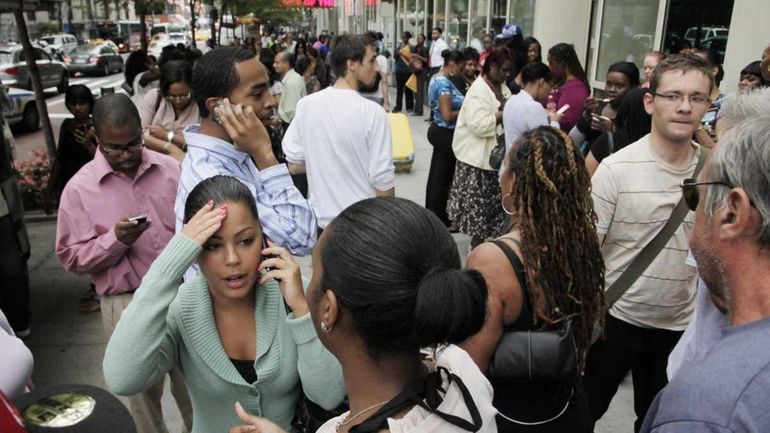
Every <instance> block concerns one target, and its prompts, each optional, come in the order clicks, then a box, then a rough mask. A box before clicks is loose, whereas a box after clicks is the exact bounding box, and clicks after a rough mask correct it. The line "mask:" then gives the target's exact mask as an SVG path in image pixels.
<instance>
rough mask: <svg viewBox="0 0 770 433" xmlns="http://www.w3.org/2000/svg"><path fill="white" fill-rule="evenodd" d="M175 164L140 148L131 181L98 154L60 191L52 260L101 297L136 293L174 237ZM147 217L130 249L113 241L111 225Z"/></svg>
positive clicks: (164, 156)
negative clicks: (80, 277)
mask: <svg viewBox="0 0 770 433" xmlns="http://www.w3.org/2000/svg"><path fill="white" fill-rule="evenodd" d="M178 182H179V163H178V162H176V160H175V159H173V158H171V157H168V156H166V155H161V154H159V153H157V152H153V151H150V150H147V149H142V163H141V165H140V166H139V169H138V170H137V172H136V176H134V177H133V178H130V177H128V176H126V175H125V174H123V173H119V172H116V171H113V169H112V167H110V164H109V163H108V162H107V160H106V159H105V158H104V155H102V152H100V151H97V152H96V154H95V155H94V159H93V160H92V161H91V162H89V163H88V164H86V165H84V166H83V168H81V169H80V171H78V172H77V173H76V174H75V176H74V177H72V179H70V181H69V182H67V186H66V187H64V192H62V196H61V201H60V203H59V216H58V221H57V226H56V255H57V256H58V257H59V260H60V261H61V263H62V266H63V267H64V269H66V270H68V271H71V272H75V273H77V274H79V275H83V274H90V275H91V281H92V282H93V283H94V285H95V286H96V292H97V293H99V294H100V295H115V294H119V293H125V292H130V291H133V290H135V289H136V288H137V287H139V283H140V282H141V281H142V278H143V277H144V274H145V273H146V272H147V270H148V269H149V268H150V265H151V264H152V262H153V261H154V260H155V258H156V257H157V256H158V254H160V252H161V251H162V250H163V248H164V247H165V246H166V244H167V243H168V241H169V240H170V239H171V237H172V236H173V235H174V209H173V207H172V205H171V203H172V202H173V199H174V195H175V193H176V188H177V183H178ZM142 213H146V214H147V216H148V217H149V220H150V221H151V223H150V226H149V227H148V228H147V230H145V231H144V233H142V235H141V236H139V238H138V239H137V240H136V242H134V244H133V245H131V246H129V245H126V244H124V243H123V242H121V241H119V240H118V238H117V237H116V236H115V229H114V227H115V223H116V222H117V221H118V220H120V219H121V218H123V217H125V216H127V215H138V214H142Z"/></svg>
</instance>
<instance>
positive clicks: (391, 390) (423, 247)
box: [230, 198, 497, 433]
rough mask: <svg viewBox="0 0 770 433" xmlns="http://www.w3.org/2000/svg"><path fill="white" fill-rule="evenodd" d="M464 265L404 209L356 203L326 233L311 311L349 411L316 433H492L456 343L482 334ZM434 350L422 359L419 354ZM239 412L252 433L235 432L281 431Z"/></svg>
mask: <svg viewBox="0 0 770 433" xmlns="http://www.w3.org/2000/svg"><path fill="white" fill-rule="evenodd" d="M460 266H461V265H460V257H459V255H458V253H457V246H456V244H455V242H454V240H453V238H452V236H451V235H450V234H449V232H447V230H446V228H445V227H444V224H442V223H441V221H440V220H439V219H438V218H437V217H436V216H435V215H434V214H432V213H431V212H429V211H428V210H426V209H424V208H422V207H420V206H418V205H417V204H415V203H413V202H411V201H408V200H404V199H399V198H374V199H368V200H364V201H360V202H358V203H356V204H354V205H352V206H350V207H349V208H347V209H346V210H345V211H343V212H342V213H341V214H340V215H339V216H338V217H337V218H336V219H334V220H333V221H332V223H331V224H330V225H329V226H328V227H327V228H326V230H324V232H323V234H322V235H321V238H320V239H319V240H318V243H317V244H316V248H315V249H314V250H313V278H312V280H311V282H310V286H309V287H308V302H309V306H310V314H311V315H312V316H313V322H314V323H315V325H316V329H317V331H318V335H319V338H320V339H321V341H322V342H323V344H324V345H325V346H326V348H327V349H329V351H330V352H332V354H334V356H336V357H337V359H338V360H339V361H340V363H341V364H342V371H343V375H344V377H345V388H346V390H347V394H348V397H349V399H350V412H348V413H345V414H343V415H341V416H340V417H337V418H334V419H331V420H329V421H328V422H327V423H326V424H324V425H323V426H322V427H321V428H320V429H319V430H318V433H333V432H337V433H347V432H352V433H374V432H379V431H382V430H389V431H391V432H409V433H439V432H441V433H461V432H482V433H487V432H496V431H497V427H496V425H495V420H494V416H495V413H496V411H495V409H494V408H493V407H492V388H491V385H490V384H489V381H488V380H487V379H486V378H485V377H484V375H483V374H482V373H481V371H480V370H479V369H478V367H476V365H475V364H474V363H473V360H472V359H471V358H470V357H469V356H468V354H467V353H466V352H465V351H463V350H462V349H460V348H458V347H457V346H455V344H459V343H461V342H462V341H464V340H465V339H467V338H468V337H469V336H471V335H473V334H475V333H477V332H478V331H479V330H480V329H481V326H482V325H483V323H484V317H485V313H486V305H487V288H486V285H485V283H484V279H483V278H482V277H481V275H480V274H479V273H478V272H476V271H472V270H461V269H460ZM436 346H441V348H440V349H437V350H436V351H434V355H435V357H434V360H433V361H430V362H424V361H423V360H422V359H421V355H420V348H425V347H431V348H435V347H436ZM236 411H238V412H239V414H240V415H241V419H242V420H243V421H244V422H245V423H247V424H249V426H248V427H246V426H244V427H236V428H233V429H231V430H230V432H231V433H239V432H244V433H245V432H247V431H254V430H253V427H254V426H256V427H257V430H258V431H261V432H277V431H279V430H275V428H274V426H272V425H271V423H269V421H267V420H266V419H264V418H257V417H252V416H248V415H245V414H243V413H242V412H241V411H240V408H238V407H236ZM250 427H251V428H252V430H249V428H250Z"/></svg>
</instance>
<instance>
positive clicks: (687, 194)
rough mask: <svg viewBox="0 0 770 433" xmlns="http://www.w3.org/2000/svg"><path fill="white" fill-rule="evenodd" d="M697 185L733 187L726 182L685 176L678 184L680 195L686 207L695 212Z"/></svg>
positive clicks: (698, 196)
mask: <svg viewBox="0 0 770 433" xmlns="http://www.w3.org/2000/svg"><path fill="white" fill-rule="evenodd" d="M698 185H722V186H726V187H728V188H734V187H733V186H732V185H730V184H729V183H727V182H698V180H697V179H693V178H687V179H685V180H683V181H682V183H681V184H680V185H679V187H680V188H682V197H684V202H685V204H687V208H688V209H690V210H691V211H693V212H695V209H697V208H698V202H699V201H700V193H699V192H698Z"/></svg>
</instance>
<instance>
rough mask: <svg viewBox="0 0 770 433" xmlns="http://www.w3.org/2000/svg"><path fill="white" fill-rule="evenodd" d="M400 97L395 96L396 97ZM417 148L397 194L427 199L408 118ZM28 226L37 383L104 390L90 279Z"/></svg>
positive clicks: (38, 225)
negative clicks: (83, 310) (87, 296)
mask: <svg viewBox="0 0 770 433" xmlns="http://www.w3.org/2000/svg"><path fill="white" fill-rule="evenodd" d="M393 100H394V101H395V99H393ZM409 123H410V125H411V128H412V136H413V140H414V146H415V162H414V165H413V167H412V170H411V172H409V173H398V174H397V176H396V195H397V196H399V197H404V198H407V199H410V200H413V201H415V202H417V203H419V204H421V205H423V204H424V202H425V197H424V195H425V183H426V180H427V177H428V169H429V165H430V156H431V152H432V148H431V146H430V144H429V143H428V140H427V131H428V126H429V124H428V123H427V122H425V121H424V120H423V118H422V117H417V116H409ZM27 229H28V231H29V234H30V238H31V243H32V255H31V258H30V260H29V270H30V285H31V292H32V315H33V316H32V337H31V338H30V339H28V340H27V341H26V343H27V345H28V346H29V347H30V349H31V350H32V353H33V354H34V356H35V369H34V373H33V376H32V377H33V381H34V382H35V384H36V385H37V386H38V387H50V386H53V385H58V384H64V383H85V384H89V385H94V386H98V387H101V388H105V387H106V386H105V383H104V378H103V375H102V358H103V357H104V350H105V346H106V343H107V340H106V338H105V336H104V333H103V330H102V324H101V316H100V313H91V314H80V313H79V312H78V302H79V299H80V296H81V295H82V294H83V292H85V291H86V290H87V289H88V287H89V281H88V278H87V277H78V276H76V275H74V274H71V273H68V272H66V271H64V270H63V269H62V268H61V265H60V264H59V260H58V258H57V257H56V254H55V253H54V242H55V233H56V222H55V217H47V216H45V215H43V214H41V213H30V214H29V215H28V218H27ZM455 239H456V240H457V244H458V250H459V252H460V255H461V257H463V259H464V258H465V256H466V254H467V251H468V247H469V238H468V237H467V236H465V235H462V234H457V235H455ZM298 260H299V262H300V264H301V268H302V272H303V275H304V276H305V277H309V276H310V272H311V269H310V260H309V258H299V259H298ZM166 389H167V391H166V393H165V394H164V398H163V408H164V413H165V418H166V422H167V425H168V428H169V432H171V433H176V432H180V431H182V422H181V418H180V416H179V413H178V411H177V409H176V406H175V404H174V402H173V398H172V397H171V394H170V392H169V391H168V385H167V386H166ZM633 419H634V414H633V401H632V393H631V389H630V381H628V380H627V381H626V382H625V383H624V384H623V385H621V389H620V391H619V393H618V396H617V397H616V398H615V401H614V402H613V405H612V406H611V407H610V410H609V412H608V413H607V415H606V416H605V417H604V419H603V420H602V421H601V422H600V423H599V425H598V426H597V428H596V432H597V433H610V432H612V433H618V432H621V433H622V432H631V431H632V425H633Z"/></svg>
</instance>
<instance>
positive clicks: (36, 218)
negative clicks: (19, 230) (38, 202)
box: [24, 211, 57, 223]
mask: <svg viewBox="0 0 770 433" xmlns="http://www.w3.org/2000/svg"><path fill="white" fill-rule="evenodd" d="M56 215H57V213H56V212H54V213H52V214H51V215H46V213H45V212H43V211H29V212H24V222H26V223H40V222H49V221H56Z"/></svg>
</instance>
